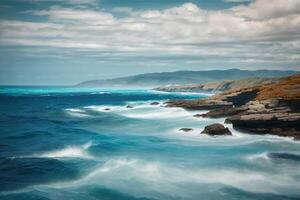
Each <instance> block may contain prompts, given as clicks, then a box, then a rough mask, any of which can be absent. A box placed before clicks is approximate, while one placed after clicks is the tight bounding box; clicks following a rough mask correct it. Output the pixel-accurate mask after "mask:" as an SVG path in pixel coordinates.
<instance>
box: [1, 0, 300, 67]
mask: <svg viewBox="0 0 300 200" xmlns="http://www.w3.org/2000/svg"><path fill="white" fill-rule="evenodd" d="M53 1H54V0H53ZM57 1H58V0H57ZM72 1H73V2H75V1H76V0H72ZM299 5H300V1H298V0H289V1H286V0H273V1H272V3H270V1H269V0H257V1H254V2H252V3H250V4H249V5H241V6H236V7H233V8H231V9H226V10H214V11H212V10H204V9H202V8H201V7H199V6H197V5H196V4H193V3H185V4H183V5H181V6H177V7H172V8H168V9H163V10H153V9H152V10H133V9H132V8H129V7H119V8H114V9H112V11H111V12H109V11H105V10H103V9H98V8H94V9H91V8H90V9H87V8H85V9H79V8H70V7H61V6H52V7H50V8H49V9H45V10H35V11H28V12H27V14H29V15H32V16H33V17H34V16H43V17H46V18H47V21H46V22H25V21H20V20H13V21H12V20H1V21H0V27H1V31H0V34H1V36H0V44H4V45H20V46H34V47H43V48H44V47H51V48H61V49H66V48H67V49H68V51H73V52H78V51H81V52H82V51H85V52H89V54H84V55H85V56H88V57H99V58H101V59H112V60H114V59H122V58H124V59H128V58H131V57H135V58H137V57H144V58H149V60H150V59H153V57H156V58H161V56H165V57H168V58H170V59H175V58H182V59H191V57H192V60H189V61H197V59H198V60H211V61H215V60H220V61H226V62H253V63H255V62H270V61H272V62H282V63H285V62H295V63H299V62H300V59H299V50H300V14H299V12H298V10H300V7H299ZM114 12H119V13H127V14H128V15H126V16H123V17H116V16H114ZM106 52H109V53H108V54H106ZM74 55H75V53H74ZM103 55H105V56H103Z"/></svg>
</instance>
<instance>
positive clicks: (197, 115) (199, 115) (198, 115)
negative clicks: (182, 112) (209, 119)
mask: <svg viewBox="0 0 300 200" xmlns="http://www.w3.org/2000/svg"><path fill="white" fill-rule="evenodd" d="M194 117H197V118H199V117H202V114H196V115H194Z"/></svg>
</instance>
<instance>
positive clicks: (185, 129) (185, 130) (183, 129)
mask: <svg viewBox="0 0 300 200" xmlns="http://www.w3.org/2000/svg"><path fill="white" fill-rule="evenodd" d="M192 130H193V129H192V128H181V129H179V131H184V132H189V131H192Z"/></svg>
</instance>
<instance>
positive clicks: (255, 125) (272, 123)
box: [226, 110, 300, 139]
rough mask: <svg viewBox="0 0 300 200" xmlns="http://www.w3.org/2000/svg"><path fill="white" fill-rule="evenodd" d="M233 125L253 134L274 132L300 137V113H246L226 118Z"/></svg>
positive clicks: (274, 133) (280, 134)
mask: <svg viewBox="0 0 300 200" xmlns="http://www.w3.org/2000/svg"><path fill="white" fill-rule="evenodd" d="M226 122H230V123H232V125H233V127H234V128H236V129H239V130H243V131H247V132H248V133H253V134H260V135H264V134H273V135H279V136H288V137H294V138H295V139H300V125H299V124H300V114H299V113H288V112H276V111H273V110H272V111H270V112H261V113H250V114H249V113H244V114H242V115H236V116H232V117H229V118H227V119H226Z"/></svg>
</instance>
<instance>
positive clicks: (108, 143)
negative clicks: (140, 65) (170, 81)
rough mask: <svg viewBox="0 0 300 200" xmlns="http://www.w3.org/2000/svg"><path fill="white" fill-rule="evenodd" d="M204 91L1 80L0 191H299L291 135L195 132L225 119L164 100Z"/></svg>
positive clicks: (299, 160) (123, 194)
mask: <svg viewBox="0 0 300 200" xmlns="http://www.w3.org/2000/svg"><path fill="white" fill-rule="evenodd" d="M206 96H207V95H206V94H186V93H165V92H157V91H153V90H142V89H130V90H124V89H123V90H117V89H99V88H63V87H1V88H0V127H1V134H0V199H17V200H19V199H21V200H22V199H26V200H27V199H53V200H57V199H62V200H65V199H84V200H86V199H87V200H89V199H91V200H94V199H105V200H110V199H111V200H116V199H134V200H136V199H167V200H169V199H170V200H171V199H172V200H173V199H180V200H181V199H299V198H300V192H299V191H300V184H299V183H300V154H299V150H300V143H299V142H295V141H293V140H292V139H289V138H280V137H276V136H268V135H266V136H258V135H248V134H245V133H242V132H239V131H236V130H233V129H232V128H231V127H230V126H229V128H230V129H231V130H232V132H233V136H232V137H208V136H204V135H200V134H199V133H200V132H201V131H202V129H203V128H204V127H205V126H206V125H208V124H211V123H214V122H220V123H223V121H224V119H202V118H194V117H193V115H194V114H196V113H201V112H204V111H201V112H200V111H199V112H197V111H185V110H183V109H181V108H166V107H164V106H163V102H165V101H166V100H169V99H194V98H204V97H206ZM154 101H155V102H160V104H159V105H150V103H151V102H154ZM127 105H130V106H132V108H127V107H126V106H127ZM226 126H228V125H226ZM182 127H190V128H193V129H194V130H193V131H191V132H187V133H184V132H181V131H179V129H180V128H182Z"/></svg>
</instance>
